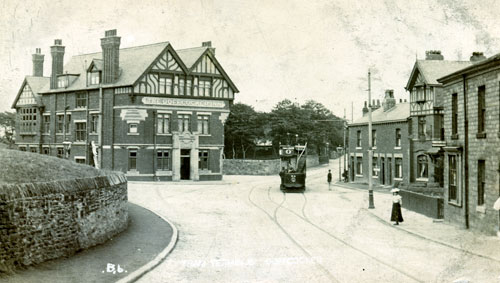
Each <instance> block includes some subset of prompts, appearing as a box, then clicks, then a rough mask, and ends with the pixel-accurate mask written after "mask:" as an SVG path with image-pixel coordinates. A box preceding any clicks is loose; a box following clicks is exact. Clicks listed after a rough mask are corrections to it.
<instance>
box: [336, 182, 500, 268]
mask: <svg viewBox="0 0 500 283" xmlns="http://www.w3.org/2000/svg"><path fill="white" fill-rule="evenodd" d="M335 185H336V186H340V187H343V188H349V189H356V190H364V191H367V195H366V199H368V185H366V184H361V183H344V182H337V183H335ZM390 190H391V188H387V187H382V186H374V187H373V191H374V192H373V193H374V197H373V198H374V205H375V208H374V209H368V207H367V208H366V210H367V211H368V212H369V213H370V214H371V215H373V216H374V217H376V218H377V219H378V220H379V221H381V222H384V223H386V224H387V225H391V226H392V227H393V228H394V229H400V230H402V231H405V232H407V233H409V234H412V235H414V236H417V237H420V238H423V239H426V240H429V241H432V242H435V243H438V244H441V245H444V246H447V247H450V248H454V249H457V250H460V251H462V252H464V253H467V254H472V255H476V256H479V257H483V258H486V259H490V260H494V261H498V262H500V237H498V236H488V235H484V234H480V233H478V232H474V231H471V230H467V229H465V228H461V227H458V226H455V225H453V224H451V223H449V222H446V221H443V220H442V219H440V220H437V219H433V218H430V217H427V216H425V215H422V214H419V213H416V212H413V211H410V210H407V209H405V208H402V214H403V219H404V222H402V223H400V225H398V226H396V225H392V222H390V215H391V208H392V206H391V197H392V194H391V193H390ZM403 202H404V199H403Z"/></svg>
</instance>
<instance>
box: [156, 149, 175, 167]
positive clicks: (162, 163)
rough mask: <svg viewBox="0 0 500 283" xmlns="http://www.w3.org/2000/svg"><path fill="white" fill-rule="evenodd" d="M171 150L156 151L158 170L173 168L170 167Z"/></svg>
mask: <svg viewBox="0 0 500 283" xmlns="http://www.w3.org/2000/svg"><path fill="white" fill-rule="evenodd" d="M170 164H171V163H170V151H169V150H158V151H157V152H156V168H157V170H161V171H166V170H171V168H172V167H170Z"/></svg>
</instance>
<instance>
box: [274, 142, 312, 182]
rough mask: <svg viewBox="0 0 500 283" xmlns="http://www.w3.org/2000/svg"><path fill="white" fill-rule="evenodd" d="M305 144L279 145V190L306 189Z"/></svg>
mask: <svg viewBox="0 0 500 283" xmlns="http://www.w3.org/2000/svg"><path fill="white" fill-rule="evenodd" d="M306 149H307V143H305V144H304V145H280V150H279V154H280V168H281V169H280V177H281V185H280V189H281V190H286V189H298V190H305V189H306V160H307V150H306Z"/></svg>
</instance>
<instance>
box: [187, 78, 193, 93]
mask: <svg viewBox="0 0 500 283" xmlns="http://www.w3.org/2000/svg"><path fill="white" fill-rule="evenodd" d="M192 89H193V80H192V79H191V78H188V79H187V80H186V95H191V94H192V93H193V91H192Z"/></svg>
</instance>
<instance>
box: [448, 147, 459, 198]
mask: <svg viewBox="0 0 500 283" xmlns="http://www.w3.org/2000/svg"><path fill="white" fill-rule="evenodd" d="M457 178H458V175H457V156H456V155H450V156H448V200H450V201H456V200H457V184H458V179H457Z"/></svg>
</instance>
